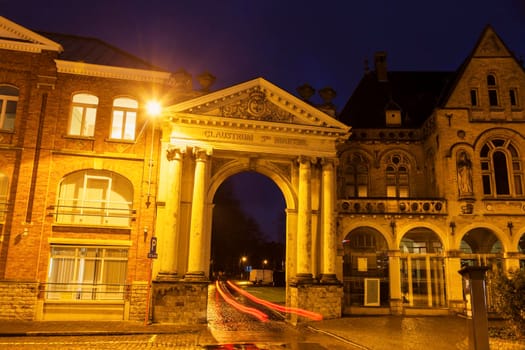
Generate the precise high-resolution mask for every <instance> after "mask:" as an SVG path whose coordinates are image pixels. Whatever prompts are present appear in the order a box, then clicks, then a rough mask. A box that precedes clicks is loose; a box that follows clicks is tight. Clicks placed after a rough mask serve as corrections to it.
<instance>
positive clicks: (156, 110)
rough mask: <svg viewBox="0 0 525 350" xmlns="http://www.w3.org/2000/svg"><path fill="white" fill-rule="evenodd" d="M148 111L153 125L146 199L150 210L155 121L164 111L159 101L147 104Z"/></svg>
mask: <svg viewBox="0 0 525 350" xmlns="http://www.w3.org/2000/svg"><path fill="white" fill-rule="evenodd" d="M146 111H147V113H148V115H149V116H150V118H151V120H152V123H151V145H150V153H149V173H148V194H147V197H146V207H147V208H149V206H150V205H151V201H150V198H151V177H152V172H153V148H154V142H155V120H156V118H157V117H158V116H159V115H160V113H161V111H162V107H161V105H160V103H158V102H157V101H149V102H148V103H147V104H146Z"/></svg>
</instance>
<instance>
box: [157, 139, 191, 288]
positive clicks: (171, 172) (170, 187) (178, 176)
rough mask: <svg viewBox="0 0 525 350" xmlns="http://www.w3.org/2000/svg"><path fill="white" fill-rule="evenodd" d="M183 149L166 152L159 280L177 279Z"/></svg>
mask: <svg viewBox="0 0 525 350" xmlns="http://www.w3.org/2000/svg"><path fill="white" fill-rule="evenodd" d="M185 152H186V149H185V148H169V149H167V150H166V158H167V160H168V164H167V170H166V174H165V175H164V176H165V177H167V183H166V188H165V190H166V197H165V198H166V199H165V201H166V205H165V215H166V218H165V221H164V225H165V228H163V229H164V232H165V238H164V239H163V240H162V246H161V247H159V248H160V250H161V252H163V253H162V254H161V256H160V257H161V259H160V271H159V274H158V276H157V279H159V280H169V279H174V278H176V277H177V254H178V243H179V225H180V222H179V221H180V198H181V181H182V162H183V157H184V153H185Z"/></svg>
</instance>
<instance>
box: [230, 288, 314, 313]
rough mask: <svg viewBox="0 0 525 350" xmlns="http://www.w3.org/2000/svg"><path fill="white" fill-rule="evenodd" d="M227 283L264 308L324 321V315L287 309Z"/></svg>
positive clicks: (291, 308)
mask: <svg viewBox="0 0 525 350" xmlns="http://www.w3.org/2000/svg"><path fill="white" fill-rule="evenodd" d="M226 283H228V286H230V287H231V288H233V289H234V290H235V291H236V292H238V293H240V294H242V295H244V296H245V297H246V298H248V299H250V300H251V301H253V302H255V303H258V304H261V305H264V306H266V307H268V308H270V309H273V310H278V311H281V312H286V313H294V314H297V315H299V316H303V317H307V318H309V319H311V320H315V321H321V320H322V319H323V315H321V314H319V313H316V312H312V311H307V310H303V309H298V308H293V307H286V306H282V305H279V304H275V303H272V302H269V301H267V300H264V299H260V298H257V297H256V296H254V295H252V294H250V293H248V292H247V291H245V290H243V289H241V288H239V287H237V286H236V285H235V284H233V283H232V282H231V281H227V282H226Z"/></svg>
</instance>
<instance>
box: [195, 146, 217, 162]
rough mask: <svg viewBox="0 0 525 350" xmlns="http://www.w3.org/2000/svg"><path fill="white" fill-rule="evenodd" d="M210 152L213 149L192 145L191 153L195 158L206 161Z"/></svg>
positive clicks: (211, 152)
mask: <svg viewBox="0 0 525 350" xmlns="http://www.w3.org/2000/svg"><path fill="white" fill-rule="evenodd" d="M212 154H213V149H211V148H202V147H193V155H194V156H195V159H196V160H200V161H206V160H208V157H209V156H211V155H212Z"/></svg>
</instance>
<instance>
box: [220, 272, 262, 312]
mask: <svg viewBox="0 0 525 350" xmlns="http://www.w3.org/2000/svg"><path fill="white" fill-rule="evenodd" d="M215 286H216V287H217V291H218V292H219V294H220V295H221V296H222V298H223V299H224V300H225V301H226V302H227V303H228V304H230V305H231V306H233V307H234V308H235V309H237V310H239V311H241V312H244V313H246V314H249V315H252V316H254V317H255V318H257V319H258V320H259V321H262V322H267V321H268V315H266V314H265V313H264V312H262V311H259V310H257V309H254V308H251V307H248V306H244V305H242V304H239V303H238V302H236V301H235V300H234V299H233V298H231V297H230V296H229V295H228V294H226V292H225V291H224V290H223V289H222V286H221V285H220V284H219V281H215Z"/></svg>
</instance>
